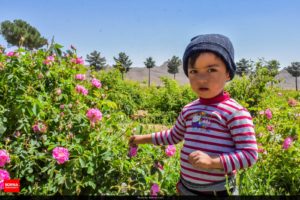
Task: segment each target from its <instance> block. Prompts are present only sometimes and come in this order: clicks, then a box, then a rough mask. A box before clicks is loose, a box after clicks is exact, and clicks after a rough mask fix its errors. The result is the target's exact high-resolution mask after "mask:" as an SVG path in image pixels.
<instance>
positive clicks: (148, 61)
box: [144, 57, 155, 86]
mask: <svg viewBox="0 0 300 200" xmlns="http://www.w3.org/2000/svg"><path fill="white" fill-rule="evenodd" d="M144 64H145V66H146V67H147V68H148V69H149V73H148V74H149V77H148V86H150V69H151V68H153V67H154V66H155V61H154V60H153V58H152V57H149V58H146V61H145V62H144Z"/></svg>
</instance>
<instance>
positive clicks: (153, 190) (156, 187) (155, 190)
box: [150, 183, 160, 196]
mask: <svg viewBox="0 0 300 200" xmlns="http://www.w3.org/2000/svg"><path fill="white" fill-rule="evenodd" d="M159 191H160V190H159V185H157V184H156V183H154V184H153V185H152V186H151V190H150V194H151V196H157V193H159Z"/></svg>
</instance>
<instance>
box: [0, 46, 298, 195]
mask: <svg viewBox="0 0 300 200" xmlns="http://www.w3.org/2000/svg"><path fill="white" fill-rule="evenodd" d="M55 47H58V48H60V46H59V45H56V46H55ZM50 49H51V48H50ZM58 52H59V51H58V50H57V49H56V51H54V50H53V51H45V50H38V51H35V52H29V51H25V50H23V49H18V50H16V51H14V52H7V53H6V52H5V50H4V49H2V50H1V53H0V139H1V143H0V151H1V152H0V153H1V155H0V157H1V158H0V161H1V166H0V171H1V174H0V176H1V177H0V186H1V184H3V180H4V179H8V178H9V177H10V178H12V179H20V183H21V194H24V195H56V194H62V195H66V194H68V195H70V194H77V195H78V194H89V195H99V194H107V195H111V194H113V195H120V194H129V195H165V194H168V195H172V194H175V193H176V189H175V185H176V182H177V180H178V178H179V166H180V164H179V153H180V151H176V149H178V150H179V149H180V147H181V145H182V144H178V145H176V148H175V147H174V146H152V145H141V146H139V147H138V148H137V147H136V148H129V147H128V138H129V137H130V136H131V135H132V134H147V133H151V132H154V131H160V130H161V128H154V127H151V126H150V124H151V123H159V124H165V125H167V126H168V127H171V126H172V124H173V123H174V121H175V120H176V117H177V115H178V113H179V112H180V110H181V108H182V107H183V106H184V105H186V104H187V103H189V102H190V101H192V100H194V99H195V98H196V97H195V95H194V94H193V92H192V91H191V89H190V88H189V86H179V85H178V84H177V83H176V82H175V81H174V80H171V79H167V78H163V82H164V84H165V85H164V87H156V86H151V87H143V86H142V85H140V84H138V83H136V82H133V81H128V80H125V81H123V80H122V78H121V74H120V73H119V72H118V71H116V70H110V71H100V72H94V71H89V70H88V68H86V67H85V66H83V65H82V64H83V59H82V58H81V57H78V56H77V55H76V48H74V47H72V48H71V49H70V51H69V53H70V52H71V54H66V53H64V56H61V54H59V53H58ZM269 81H270V77H269V76H268V73H267V71H266V70H265V69H263V68H261V69H259V70H258V71H257V72H256V75H255V74H254V75H252V76H250V77H241V78H239V77H236V78H235V79H234V81H233V82H231V83H230V84H228V86H227V87H226V89H227V90H228V91H229V93H230V94H231V96H232V97H233V98H235V99H236V100H238V101H240V102H241V103H242V104H243V105H244V106H245V107H246V108H247V109H249V110H250V111H251V113H252V116H253V118H254V123H255V130H256V133H257V140H258V143H259V152H260V154H259V160H258V162H257V164H256V165H254V166H253V167H252V168H250V169H247V170H242V171H240V172H239V173H238V184H239V185H240V193H241V194H248V195H254V194H259V195H263V194H270V195H274V194H277V195H289V194H292V195H293V194H299V192H300V189H299V187H298V185H299V184H300V182H299V180H300V178H299V177H300V171H299V164H300V156H299V154H300V148H299V147H300V145H299V136H300V135H299V132H300V127H299V126H300V105H299V103H298V102H300V95H299V93H297V92H293V91H279V90H277V89H276V88H274V87H273V88H270V87H268V86H267V83H268V82H269ZM138 110H144V111H147V113H148V114H147V115H145V116H143V117H142V118H139V119H136V120H132V119H131V117H132V115H133V114H134V113H136V112H137V111H138ZM164 128H165V127H164ZM1 189H2V188H1V187H0V190H1ZM0 194H5V193H3V191H0Z"/></svg>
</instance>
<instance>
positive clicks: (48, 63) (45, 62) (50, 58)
mask: <svg viewBox="0 0 300 200" xmlns="http://www.w3.org/2000/svg"><path fill="white" fill-rule="evenodd" d="M53 62H54V56H48V57H47V58H46V60H44V62H43V63H44V64H45V65H50V64H52V63H53Z"/></svg>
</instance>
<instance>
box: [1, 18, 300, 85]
mask: <svg viewBox="0 0 300 200" xmlns="http://www.w3.org/2000/svg"><path fill="white" fill-rule="evenodd" d="M0 34H1V35H2V36H3V37H4V39H5V40H6V41H7V43H8V44H9V45H11V46H17V47H24V48H25V49H28V50H33V49H39V48H41V47H43V46H45V45H47V46H48V45H49V44H48V41H47V39H45V38H44V37H42V36H41V34H40V32H39V31H38V30H37V29H36V28H35V27H33V26H31V25H30V24H29V23H27V22H25V21H23V20H20V19H16V20H13V22H11V21H8V20H6V21H3V22H1V26H0ZM53 43H54V41H53V39H52V42H51V44H52V45H50V47H49V48H53ZM56 45H58V44H56ZM73 48H74V47H73ZM53 49H54V50H55V49H59V48H53ZM58 53H59V52H58ZM70 54H71V51H70ZM113 59H114V61H115V64H114V65H113V67H114V68H116V69H118V70H119V71H120V72H121V74H122V78H123V79H124V74H126V73H127V72H128V71H129V70H130V69H131V65H132V61H131V60H130V59H129V56H128V55H126V53H125V52H120V53H119V54H118V56H117V57H113ZM86 61H87V62H88V63H89V66H90V67H91V69H92V70H96V71H99V70H102V69H104V68H105V67H106V58H105V57H103V56H101V53H100V52H98V51H96V50H94V51H93V52H91V53H90V54H88V55H87V56H86ZM144 64H145V67H146V68H148V85H149V86H150V79H151V69H152V68H153V67H155V60H154V59H153V58H152V57H148V58H146V60H145V62H144ZM181 64H182V61H181V59H180V58H179V57H178V56H175V55H174V56H172V58H170V59H168V61H167V67H168V72H169V73H170V74H173V75H174V79H175V77H176V74H177V73H178V72H179V70H178V67H179V66H180V65H181ZM236 65H237V70H236V74H237V75H239V76H244V75H246V76H247V75H251V74H253V73H255V71H256V69H258V68H261V67H266V68H267V69H268V70H269V74H270V76H272V77H275V76H276V75H277V74H278V73H279V67H280V63H279V62H278V61H277V60H270V61H266V60H264V59H263V58H261V59H259V61H258V62H256V63H254V62H253V61H251V60H247V59H245V58H242V59H241V60H239V61H238V62H237V63H236ZM284 69H285V70H287V72H288V73H290V74H291V75H292V76H293V77H295V85H296V90H298V82H297V78H298V77H299V76H300V62H292V63H291V65H290V66H288V67H285V68H284ZM271 84H273V83H271Z"/></svg>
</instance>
